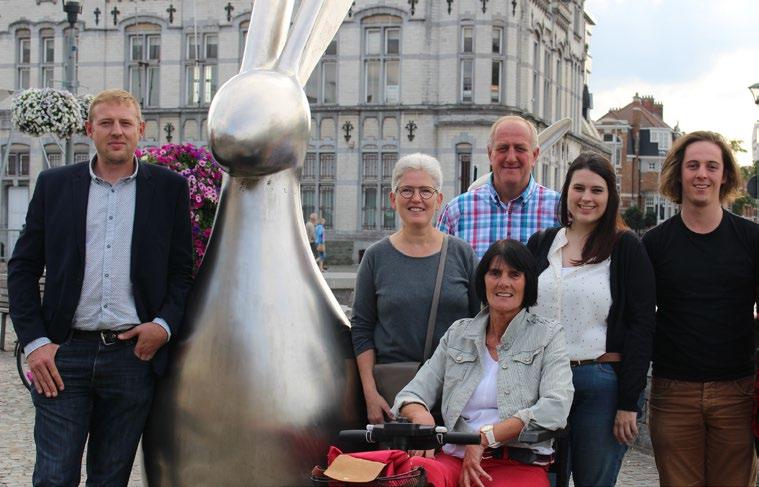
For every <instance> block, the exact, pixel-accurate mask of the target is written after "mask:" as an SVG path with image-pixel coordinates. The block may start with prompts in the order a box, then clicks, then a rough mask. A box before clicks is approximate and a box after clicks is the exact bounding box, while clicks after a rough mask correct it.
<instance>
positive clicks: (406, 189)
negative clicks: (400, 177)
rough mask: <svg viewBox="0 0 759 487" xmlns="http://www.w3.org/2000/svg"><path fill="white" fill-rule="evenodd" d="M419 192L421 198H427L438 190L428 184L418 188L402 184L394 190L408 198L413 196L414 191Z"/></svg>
mask: <svg viewBox="0 0 759 487" xmlns="http://www.w3.org/2000/svg"><path fill="white" fill-rule="evenodd" d="M417 191H418V192H419V196H421V197H422V199H423V200H428V199H430V198H432V197H433V196H435V193H437V192H438V191H437V190H436V189H435V188H430V187H429V186H422V187H420V188H415V187H413V186H403V187H401V188H398V189H397V190H395V192H396V193H398V194H399V195H401V196H402V197H403V198H405V199H407V200H410V199H411V198H413V197H414V194H416V192H417Z"/></svg>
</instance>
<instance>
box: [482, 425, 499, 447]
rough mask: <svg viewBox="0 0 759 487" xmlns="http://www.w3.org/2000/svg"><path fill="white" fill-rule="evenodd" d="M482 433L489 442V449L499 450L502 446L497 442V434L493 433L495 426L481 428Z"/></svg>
mask: <svg viewBox="0 0 759 487" xmlns="http://www.w3.org/2000/svg"><path fill="white" fill-rule="evenodd" d="M480 433H482V434H483V435H485V439H486V440H488V448H498V447H499V446H501V443H500V442H498V441H495V433H493V425H492V424H486V425H485V426H483V427H482V428H480Z"/></svg>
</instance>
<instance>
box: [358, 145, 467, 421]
mask: <svg viewBox="0 0 759 487" xmlns="http://www.w3.org/2000/svg"><path fill="white" fill-rule="evenodd" d="M442 182H443V174H442V171H441V170H440V163H439V162H438V161H437V160H436V159H435V158H434V157H431V156H428V155H425V154H411V155H408V156H404V157H402V158H401V159H400V160H398V162H397V163H396V164H395V167H394V168H393V175H392V192H391V193H390V205H391V206H392V208H393V209H394V210H395V211H396V212H397V213H398V216H399V218H400V229H399V230H398V231H396V232H395V233H393V234H392V235H390V236H389V237H385V238H383V239H382V240H380V241H379V242H376V243H374V244H373V245H372V246H370V247H369V248H368V249H366V252H365V254H364V257H363V259H362V260H361V265H359V268H358V275H357V277H356V289H355V295H354V296H355V297H354V301H353V316H352V318H351V324H352V336H353V348H354V351H355V353H356V359H357V362H358V368H359V373H360V375H361V382H362V386H363V392H364V398H365V400H366V408H367V417H368V420H369V422H370V423H374V424H376V423H383V422H384V421H385V419H389V418H391V417H392V415H391V413H390V405H389V404H391V403H392V402H393V400H394V399H395V398H393V397H382V395H381V394H380V393H379V392H378V391H377V383H376V381H375V377H374V365H375V364H389V363H398V362H420V361H422V360H423V358H424V357H423V355H424V350H425V341H426V335H427V328H428V320H429V317H430V312H431V305H432V299H433V294H434V289H435V284H436V282H435V281H436V277H437V272H438V264H439V263H440V257H441V253H442V248H443V244H444V243H446V242H447V244H446V245H447V252H446V259H445V262H444V264H445V268H444V273H443V280H442V285H441V287H440V296H439V304H438V306H437V309H436V313H437V314H436V315H435V323H434V333H433V335H432V336H433V342H432V348H431V350H434V349H435V347H436V346H437V343H438V341H439V340H440V337H442V336H443V334H444V333H445V331H446V330H447V329H448V327H450V325H451V323H453V322H454V321H455V320H457V319H460V318H468V317H471V316H474V315H475V314H477V312H478V311H479V310H480V303H479V300H478V298H477V295H476V293H475V290H474V286H473V285H472V282H473V279H474V272H475V266H476V263H475V256H474V251H473V250H472V248H471V247H470V246H469V245H468V244H467V243H466V242H464V241H463V240H461V239H458V238H456V237H453V236H448V238H447V239H446V238H444V237H445V235H444V234H443V233H442V232H440V231H439V230H437V229H436V228H435V226H434V221H435V213H436V212H437V210H438V209H439V208H440V205H441V203H442V201H443V195H442V193H440V188H441V186H442Z"/></svg>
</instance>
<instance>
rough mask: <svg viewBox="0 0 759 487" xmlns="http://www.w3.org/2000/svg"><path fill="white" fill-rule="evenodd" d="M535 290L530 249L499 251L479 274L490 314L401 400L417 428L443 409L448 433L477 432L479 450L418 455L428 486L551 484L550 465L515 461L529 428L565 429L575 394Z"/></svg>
mask: <svg viewBox="0 0 759 487" xmlns="http://www.w3.org/2000/svg"><path fill="white" fill-rule="evenodd" d="M537 286H538V274H537V270H536V264H535V260H534V258H533V257H532V255H531V254H530V252H529V250H527V248H526V247H525V246H524V245H522V244H521V243H519V242H517V241H515V240H500V241H498V242H496V243H494V244H493V245H492V246H491V247H490V248H489V249H488V251H487V252H486V253H485V255H484V256H483V257H482V260H481V261H480V263H479V265H478V267H477V271H476V274H475V287H476V290H477V295H478V297H479V298H480V300H481V301H482V302H483V303H484V304H485V305H486V306H485V308H484V309H483V310H482V311H481V312H480V313H479V314H478V315H477V316H475V317H474V318H465V319H462V320H458V321H456V322H455V323H454V324H453V325H451V327H450V329H449V330H448V331H447V332H446V334H445V335H444V336H443V338H442V339H441V340H440V343H439V345H438V347H437V349H436V350H435V353H434V354H433V355H432V357H431V358H430V359H429V360H428V361H427V362H426V363H425V364H424V366H422V368H421V369H419V372H418V373H417V374H416V376H415V377H414V379H413V380H412V381H411V382H410V383H409V384H408V385H407V386H406V387H405V388H404V389H403V390H401V392H400V393H398V395H397V396H396V398H395V404H394V405H393V413H394V414H396V415H400V416H404V417H406V418H408V419H409V420H410V421H412V422H414V423H420V424H434V420H433V418H432V415H431V414H430V412H429V411H430V409H431V408H432V407H433V406H434V405H435V404H436V403H437V401H441V411H442V414H443V420H444V422H445V426H446V427H447V428H448V429H449V430H451V431H461V432H473V431H474V432H476V431H479V432H480V435H481V443H480V444H479V445H467V446H461V445H445V446H444V447H443V451H442V452H440V453H438V454H436V455H433V452H432V451H426V452H413V453H414V454H415V455H417V457H416V458H415V459H414V462H415V464H417V465H422V466H424V467H425V469H426V470H427V476H428V479H429V481H430V484H431V485H434V486H435V487H444V486H455V485H461V486H466V487H469V486H479V487H483V486H523V485H530V486H547V485H548V477H547V475H546V467H545V466H538V465H526V464H523V463H520V462H518V461H516V460H514V459H511V458H509V447H511V446H518V444H517V445H515V443H514V440H516V438H517V437H518V436H519V433H520V432H521V431H522V429H523V428H525V427H527V426H529V427H542V428H545V429H548V430H557V429H560V428H563V427H564V426H565V425H566V421H567V415H568V414H569V409H570V406H571V404H572V396H573V392H574V389H573V387H572V372H571V370H570V367H569V358H568V357H567V353H566V350H565V346H564V332H563V330H562V328H561V327H560V326H559V324H558V323H556V322H555V321H550V320H546V319H544V318H541V317H539V316H536V315H534V314H532V313H530V312H529V311H528V308H529V306H532V305H533V304H535V300H536V298H537V292H538V290H537ZM546 446H550V445H542V446H541V447H538V448H545V447H546ZM532 447H533V448H535V445H533V446H532ZM538 452H539V453H543V454H545V453H550V452H547V451H546V450H543V449H539V450H538ZM547 459H548V458H547V457H546V460H547ZM545 463H548V462H545Z"/></svg>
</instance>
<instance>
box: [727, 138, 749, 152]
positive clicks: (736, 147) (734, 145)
mask: <svg viewBox="0 0 759 487" xmlns="http://www.w3.org/2000/svg"><path fill="white" fill-rule="evenodd" d="M728 143H729V144H730V148H731V149H732V150H733V152H735V153H736V154H737V153H739V152H748V151H747V150H746V149H744V148H743V141H742V140H740V139H733V140H731V141H729V142H728Z"/></svg>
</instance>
